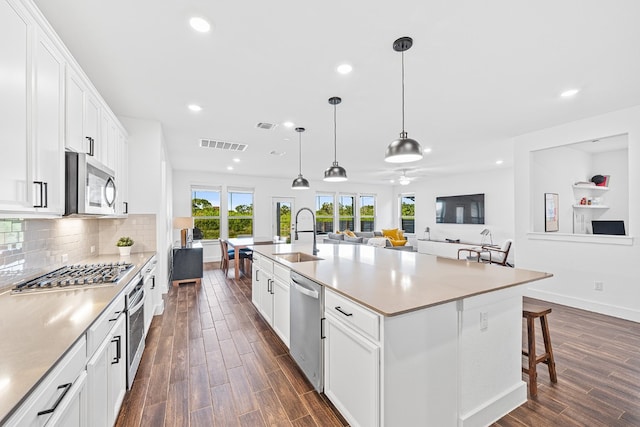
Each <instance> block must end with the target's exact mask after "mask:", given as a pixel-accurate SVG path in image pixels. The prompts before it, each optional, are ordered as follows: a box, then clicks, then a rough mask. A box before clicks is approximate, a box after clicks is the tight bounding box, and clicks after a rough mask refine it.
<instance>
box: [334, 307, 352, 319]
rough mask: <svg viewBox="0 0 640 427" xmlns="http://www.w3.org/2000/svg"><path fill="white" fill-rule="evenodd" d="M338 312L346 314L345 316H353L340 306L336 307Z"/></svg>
mask: <svg viewBox="0 0 640 427" xmlns="http://www.w3.org/2000/svg"><path fill="white" fill-rule="evenodd" d="M335 309H336V310H338V311H339V312H340V313H342V314H344V315H345V316H347V317H348V316H353V313H347V312H346V311H344V310H343V309H342V308H341V307H340V306H337V307H335Z"/></svg>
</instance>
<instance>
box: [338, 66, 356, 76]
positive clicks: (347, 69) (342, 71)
mask: <svg viewBox="0 0 640 427" xmlns="http://www.w3.org/2000/svg"><path fill="white" fill-rule="evenodd" d="M336 71H337V72H338V73H340V74H349V73H350V72H351V71H353V67H352V66H351V65H349V64H340V65H338V67H337V68H336Z"/></svg>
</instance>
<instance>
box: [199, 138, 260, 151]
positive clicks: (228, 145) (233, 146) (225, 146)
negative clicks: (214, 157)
mask: <svg viewBox="0 0 640 427" xmlns="http://www.w3.org/2000/svg"><path fill="white" fill-rule="evenodd" d="M200 147H203V148H216V149H218V150H228V151H244V150H246V149H247V147H248V146H247V144H239V143H237V142H225V141H215V140H213V139H201V140H200Z"/></svg>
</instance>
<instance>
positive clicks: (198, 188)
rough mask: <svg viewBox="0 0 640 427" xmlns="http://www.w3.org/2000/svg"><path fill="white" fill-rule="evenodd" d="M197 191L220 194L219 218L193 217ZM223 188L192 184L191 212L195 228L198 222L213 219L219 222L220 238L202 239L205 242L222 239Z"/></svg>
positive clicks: (207, 216)
mask: <svg viewBox="0 0 640 427" xmlns="http://www.w3.org/2000/svg"><path fill="white" fill-rule="evenodd" d="M197 191H203V192H216V193H218V200H219V206H218V216H215V215H193V199H194V192H197ZM222 194H223V191H222V187H221V186H217V185H196V184H192V185H191V186H190V196H189V197H190V200H189V201H190V205H191V206H190V208H189V212H190V214H191V218H193V224H194V227H195V226H196V221H197V220H207V219H213V220H217V221H218V237H217V238H212V239H204V238H203V239H202V240H204V241H215V240H219V239H220V238H221V237H222V230H223V227H222V223H223V220H222V217H223V209H222Z"/></svg>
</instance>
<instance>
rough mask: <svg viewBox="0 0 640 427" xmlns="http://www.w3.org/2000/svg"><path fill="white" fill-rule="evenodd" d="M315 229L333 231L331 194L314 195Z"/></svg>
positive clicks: (324, 231)
mask: <svg viewBox="0 0 640 427" xmlns="http://www.w3.org/2000/svg"><path fill="white" fill-rule="evenodd" d="M316 229H317V230H318V233H332V232H333V195H327V194H319V195H317V196H316Z"/></svg>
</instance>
